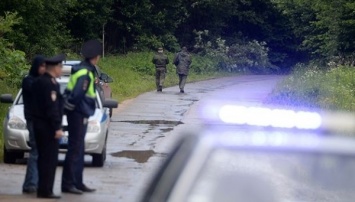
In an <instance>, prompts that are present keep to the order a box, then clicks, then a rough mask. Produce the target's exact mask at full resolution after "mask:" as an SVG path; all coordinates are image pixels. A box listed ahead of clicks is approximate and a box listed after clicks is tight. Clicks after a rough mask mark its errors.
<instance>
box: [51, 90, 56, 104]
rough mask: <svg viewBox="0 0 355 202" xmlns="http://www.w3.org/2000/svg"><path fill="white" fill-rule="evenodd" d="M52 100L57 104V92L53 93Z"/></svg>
mask: <svg viewBox="0 0 355 202" xmlns="http://www.w3.org/2000/svg"><path fill="white" fill-rule="evenodd" d="M51 98H52V101H53V102H55V101H56V100H57V92H56V91H54V90H53V91H51Z"/></svg>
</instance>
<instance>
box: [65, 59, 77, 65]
mask: <svg viewBox="0 0 355 202" xmlns="http://www.w3.org/2000/svg"><path fill="white" fill-rule="evenodd" d="M80 62H81V61H80V60H67V61H63V65H76V64H79V63H80Z"/></svg>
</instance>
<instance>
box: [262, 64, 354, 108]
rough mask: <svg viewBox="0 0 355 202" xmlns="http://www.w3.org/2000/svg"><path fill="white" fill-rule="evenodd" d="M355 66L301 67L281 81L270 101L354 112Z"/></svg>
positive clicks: (268, 101) (278, 103)
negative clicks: (330, 67)
mask: <svg viewBox="0 0 355 202" xmlns="http://www.w3.org/2000/svg"><path fill="white" fill-rule="evenodd" d="M354 78H355V69H354V68H353V67H346V66H342V67H338V68H332V69H327V70H322V69H319V68H313V67H308V68H299V69H296V70H295V71H294V72H293V73H292V74H291V75H290V76H289V77H288V78H286V79H285V80H284V81H283V82H282V83H280V84H279V85H278V86H277V87H276V88H275V90H274V91H273V92H272V94H271V95H270V96H269V98H268V100H267V103H269V104H270V103H272V104H277V105H287V106H296V107H306V108H319V109H326V110H344V111H355V79H354Z"/></svg>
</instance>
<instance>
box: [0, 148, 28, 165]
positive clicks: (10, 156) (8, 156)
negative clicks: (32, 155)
mask: <svg viewBox="0 0 355 202" xmlns="http://www.w3.org/2000/svg"><path fill="white" fill-rule="evenodd" d="M23 156H24V152H19V151H12V152H10V151H8V150H6V148H5V147H4V163H8V164H14V163H16V160H17V159H20V158H23Z"/></svg>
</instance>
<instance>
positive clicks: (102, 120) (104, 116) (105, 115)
mask: <svg viewBox="0 0 355 202" xmlns="http://www.w3.org/2000/svg"><path fill="white" fill-rule="evenodd" d="M106 110H107V109H105V110H104V113H103V116H102V119H101V121H100V123H103V122H105V121H106V119H107V114H106Z"/></svg>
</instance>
